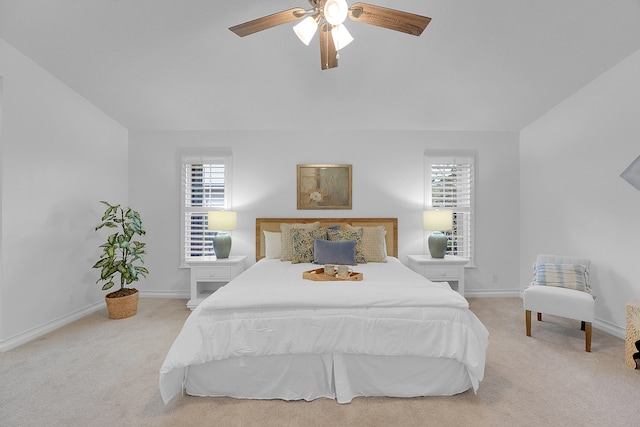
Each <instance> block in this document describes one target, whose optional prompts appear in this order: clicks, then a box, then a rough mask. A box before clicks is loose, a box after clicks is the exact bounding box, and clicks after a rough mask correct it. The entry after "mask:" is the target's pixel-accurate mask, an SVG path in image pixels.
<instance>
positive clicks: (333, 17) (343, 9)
mask: <svg viewBox="0 0 640 427" xmlns="http://www.w3.org/2000/svg"><path fill="white" fill-rule="evenodd" d="M323 13H324V19H326V20H327V22H328V23H329V24H331V25H334V26H335V25H340V24H342V23H343V22H344V20H345V19H347V14H348V13H349V6H348V5H347V0H327V2H326V3H325V4H324V11H323Z"/></svg>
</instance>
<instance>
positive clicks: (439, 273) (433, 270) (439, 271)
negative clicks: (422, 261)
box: [424, 266, 460, 279]
mask: <svg viewBox="0 0 640 427" xmlns="http://www.w3.org/2000/svg"><path fill="white" fill-rule="evenodd" d="M424 274H425V276H427V277H440V278H443V279H446V278H457V277H458V276H460V269H459V268H458V267H449V266H437V267H425V268H424Z"/></svg>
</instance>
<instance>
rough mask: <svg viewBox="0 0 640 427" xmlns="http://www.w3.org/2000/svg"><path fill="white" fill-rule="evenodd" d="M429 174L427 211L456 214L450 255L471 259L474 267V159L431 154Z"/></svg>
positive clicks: (426, 166)
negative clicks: (438, 210) (443, 211)
mask: <svg viewBox="0 0 640 427" xmlns="http://www.w3.org/2000/svg"><path fill="white" fill-rule="evenodd" d="M425 171H426V185H425V187H426V195H425V208H435V209H448V210H451V211H452V212H453V230H449V231H447V232H446V234H447V238H448V243H447V245H448V246H447V252H446V253H447V254H449V255H457V256H461V257H464V258H468V259H469V260H470V261H471V264H473V222H474V217H473V197H474V175H475V172H474V156H473V155H462V156H458V155H455V156H447V155H430V154H428V153H427V155H426V157H425Z"/></svg>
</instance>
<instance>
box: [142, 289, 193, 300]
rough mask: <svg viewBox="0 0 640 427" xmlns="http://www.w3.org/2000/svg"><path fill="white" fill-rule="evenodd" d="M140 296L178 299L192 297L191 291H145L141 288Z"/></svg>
mask: <svg viewBox="0 0 640 427" xmlns="http://www.w3.org/2000/svg"><path fill="white" fill-rule="evenodd" d="M139 292H140V298H176V299H190V298H191V293H190V292H189V291H143V290H139Z"/></svg>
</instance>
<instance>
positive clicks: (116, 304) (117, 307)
mask: <svg viewBox="0 0 640 427" xmlns="http://www.w3.org/2000/svg"><path fill="white" fill-rule="evenodd" d="M109 295H111V294H107V295H106V296H105V297H104V299H105V301H106V302H107V310H108V311H109V317H110V318H111V319H125V318H127V317H131V316H134V315H135V314H136V313H137V312H138V291H136V292H135V293H134V294H131V295H127V296H124V297H116V298H111V297H109Z"/></svg>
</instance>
